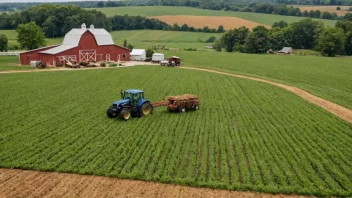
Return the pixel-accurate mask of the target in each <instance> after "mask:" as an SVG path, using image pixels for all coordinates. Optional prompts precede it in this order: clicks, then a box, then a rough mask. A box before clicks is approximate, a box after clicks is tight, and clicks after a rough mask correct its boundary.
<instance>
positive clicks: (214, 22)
mask: <svg viewBox="0 0 352 198" xmlns="http://www.w3.org/2000/svg"><path fill="white" fill-rule="evenodd" d="M149 18H155V19H159V20H160V21H164V22H166V23H168V24H169V25H173V24H175V23H177V24H178V25H179V26H182V25H183V24H187V25H188V26H190V27H195V28H203V27H205V26H208V27H209V28H216V29H217V28H218V27H219V25H222V26H224V29H225V30H229V29H234V28H239V27H241V26H246V27H247V28H249V29H252V28H254V27H256V26H258V25H263V24H259V23H256V22H253V21H248V20H245V19H241V18H237V17H222V16H188V15H175V16H169V15H166V16H152V17H149ZM264 26H265V27H267V28H270V26H268V25H264Z"/></svg>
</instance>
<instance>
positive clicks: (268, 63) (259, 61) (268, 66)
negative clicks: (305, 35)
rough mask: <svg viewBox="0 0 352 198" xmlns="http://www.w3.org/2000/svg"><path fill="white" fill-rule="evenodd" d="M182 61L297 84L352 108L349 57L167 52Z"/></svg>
mask: <svg viewBox="0 0 352 198" xmlns="http://www.w3.org/2000/svg"><path fill="white" fill-rule="evenodd" d="M166 54H167V55H169V56H170V55H177V56H180V57H182V58H183V62H184V63H183V65H184V66H185V65H186V66H192V67H199V68H208V69H215V70H219V71H224V72H230V73H237V74H244V75H250V76H255V77H259V78H263V79H268V80H273V81H276V82H281V83H284V84H287V85H294V86H296V87H299V88H301V89H304V90H306V91H308V92H310V93H312V94H314V95H317V96H319V97H322V98H325V99H327V100H329V101H332V102H334V103H337V104H339V105H342V106H344V107H347V108H349V109H352V78H350V76H352V70H351V63H350V59H348V58H322V57H314V56H276V55H252V54H240V53H207V52H167V53H166Z"/></svg>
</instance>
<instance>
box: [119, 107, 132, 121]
mask: <svg viewBox="0 0 352 198" xmlns="http://www.w3.org/2000/svg"><path fill="white" fill-rule="evenodd" d="M120 117H121V119H122V120H126V121H127V120H128V119H130V117H131V111H130V110H128V109H122V111H121V113H120Z"/></svg>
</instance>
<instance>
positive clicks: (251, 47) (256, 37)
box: [245, 26, 270, 54]
mask: <svg viewBox="0 0 352 198" xmlns="http://www.w3.org/2000/svg"><path fill="white" fill-rule="evenodd" d="M269 47H270V42H269V30H268V29H267V28H265V27H264V26H257V27H255V28H253V32H251V33H249V35H248V37H247V39H246V44H245V51H246V52H247V53H256V54H260V53H265V52H266V51H267V50H268V49H269Z"/></svg>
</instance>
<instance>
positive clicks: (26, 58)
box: [20, 46, 55, 65]
mask: <svg viewBox="0 0 352 198" xmlns="http://www.w3.org/2000/svg"><path fill="white" fill-rule="evenodd" d="M53 47H55V46H50V47H44V48H39V49H35V50H31V51H27V52H23V53H21V54H20V62H21V65H29V64H30V62H31V61H33V60H40V57H39V54H38V53H39V52H41V51H44V50H48V49H51V48H53Z"/></svg>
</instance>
